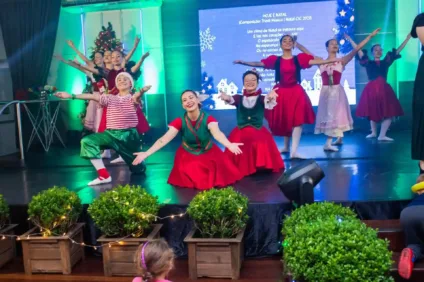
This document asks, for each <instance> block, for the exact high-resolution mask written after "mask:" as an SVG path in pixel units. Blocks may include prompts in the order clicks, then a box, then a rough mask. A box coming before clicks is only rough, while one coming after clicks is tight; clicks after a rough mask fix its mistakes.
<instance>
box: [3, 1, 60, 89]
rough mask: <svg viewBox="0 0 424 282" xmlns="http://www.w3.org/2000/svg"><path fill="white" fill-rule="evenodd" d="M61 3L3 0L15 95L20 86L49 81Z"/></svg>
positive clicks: (26, 86)
mask: <svg viewBox="0 0 424 282" xmlns="http://www.w3.org/2000/svg"><path fill="white" fill-rule="evenodd" d="M60 5H61V1H60V0H48V1H46V0H43V1H40V0H2V1H1V8H0V26H1V29H2V32H3V39H4V46H5V49H6V55H7V61H8V63H9V68H10V73H11V75H12V83H13V92H14V96H15V95H16V91H17V90H19V89H28V88H29V87H34V86H42V85H44V84H45V83H46V81H47V77H48V74H49V70H50V63H51V60H52V55H53V49H54V45H55V42H56V32H57V27H58V23H59V15H60Z"/></svg>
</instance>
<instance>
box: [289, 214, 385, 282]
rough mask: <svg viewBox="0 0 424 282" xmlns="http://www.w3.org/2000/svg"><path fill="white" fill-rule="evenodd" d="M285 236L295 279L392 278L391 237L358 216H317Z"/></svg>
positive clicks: (380, 281)
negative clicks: (386, 237)
mask: <svg viewBox="0 0 424 282" xmlns="http://www.w3.org/2000/svg"><path fill="white" fill-rule="evenodd" d="M292 235H293V236H289V237H287V238H286V242H285V244H284V245H285V247H284V262H285V264H286V267H287V269H288V270H289V271H290V272H291V274H292V275H293V278H294V279H297V280H303V281H308V282H315V281H316V282H330V281H331V282H332V281H346V282H357V281H369V282H383V281H384V282H386V281H393V278H391V277H390V275H389V271H390V267H391V264H392V260H391V257H392V254H391V252H390V251H389V250H388V244H389V243H388V241H387V240H381V239H378V237H377V232H376V231H375V230H373V229H372V228H369V227H367V226H365V224H363V223H361V222H360V221H359V220H357V219H349V220H337V219H326V220H316V221H312V222H310V223H306V224H300V225H298V226H297V227H296V231H295V234H292Z"/></svg>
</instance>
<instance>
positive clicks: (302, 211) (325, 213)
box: [283, 202, 356, 236]
mask: <svg viewBox="0 0 424 282" xmlns="http://www.w3.org/2000/svg"><path fill="white" fill-rule="evenodd" d="M336 218H340V219H343V220H347V219H355V218H356V215H355V213H354V212H353V211H352V210H351V209H349V208H346V207H343V206H341V205H336V204H333V203H327V202H324V203H314V204H310V205H304V206H301V207H300V208H298V209H296V210H294V211H293V213H292V214H291V215H290V216H289V217H287V218H286V219H285V220H284V224H283V235H285V236H290V235H291V233H293V232H294V229H295V227H296V226H297V225H300V224H304V223H309V222H313V221H316V220H324V219H336Z"/></svg>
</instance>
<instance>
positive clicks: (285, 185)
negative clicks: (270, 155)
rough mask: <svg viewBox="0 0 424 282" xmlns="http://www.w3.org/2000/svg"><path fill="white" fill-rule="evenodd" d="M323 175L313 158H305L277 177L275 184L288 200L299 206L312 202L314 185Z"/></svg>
mask: <svg viewBox="0 0 424 282" xmlns="http://www.w3.org/2000/svg"><path fill="white" fill-rule="evenodd" d="M324 176H325V175H324V172H323V171H322V169H321V168H320V167H319V166H318V164H317V163H316V162H315V161H314V160H307V161H303V162H302V163H300V164H299V165H297V166H294V167H292V168H290V169H288V170H286V171H285V172H284V174H283V175H282V176H280V178H278V181H277V184H278V186H279V187H280V190H281V192H283V194H284V195H285V196H286V197H287V198H288V199H289V200H290V201H292V202H293V203H294V204H295V205H297V206H301V205H304V204H312V203H313V202H314V187H315V186H316V185H317V184H318V183H319V182H320V181H321V180H322V179H323V178H324Z"/></svg>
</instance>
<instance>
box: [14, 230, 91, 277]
mask: <svg viewBox="0 0 424 282" xmlns="http://www.w3.org/2000/svg"><path fill="white" fill-rule="evenodd" d="M83 226H84V223H77V224H75V226H74V227H73V228H72V229H71V230H70V231H69V232H68V234H66V235H65V236H51V237H42V236H31V234H33V233H34V232H37V230H38V228H37V227H34V228H32V229H31V230H29V231H28V232H26V233H25V234H23V235H21V236H20V237H19V240H20V241H22V251H23V259H24V267H25V273H26V274H32V273H62V274H71V272H72V267H73V266H74V265H75V264H76V263H77V262H78V261H80V260H82V259H84V247H83V246H80V245H78V244H72V242H71V240H69V239H73V240H74V241H76V242H78V243H80V242H84V238H83V235H82V227H83ZM28 236H30V237H28Z"/></svg>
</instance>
